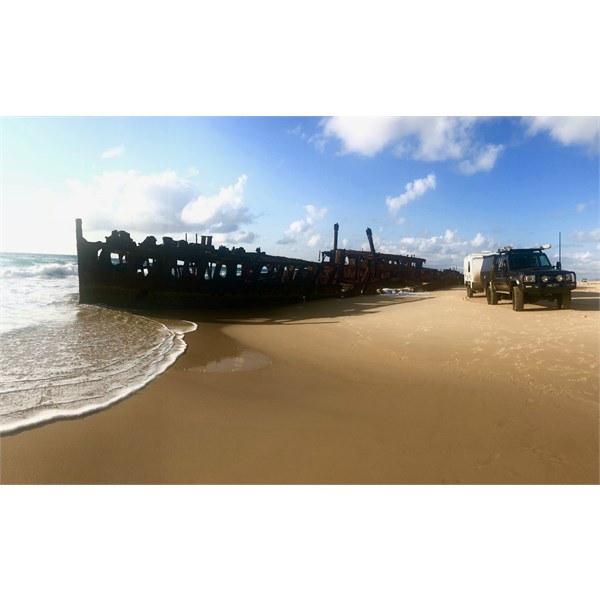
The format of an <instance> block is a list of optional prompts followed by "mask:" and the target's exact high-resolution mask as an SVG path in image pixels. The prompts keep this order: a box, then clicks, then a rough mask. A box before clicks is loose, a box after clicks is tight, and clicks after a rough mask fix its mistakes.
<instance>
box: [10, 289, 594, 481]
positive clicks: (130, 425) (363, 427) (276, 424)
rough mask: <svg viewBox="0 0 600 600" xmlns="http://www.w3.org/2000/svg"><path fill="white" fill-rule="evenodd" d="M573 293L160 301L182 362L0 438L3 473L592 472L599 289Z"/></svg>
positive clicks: (22, 476) (473, 475) (422, 476)
mask: <svg viewBox="0 0 600 600" xmlns="http://www.w3.org/2000/svg"><path fill="white" fill-rule="evenodd" d="M573 297H574V300H573V309H572V310H569V311H566V310H563V311H558V310H552V309H550V308H548V307H549V306H550V305H549V304H547V303H540V304H537V305H526V307H525V311H523V312H522V313H515V312H513V311H512V308H511V307H510V305H509V304H508V303H501V304H500V305H498V306H494V307H492V306H488V305H487V304H486V301H485V298H484V297H482V296H479V297H478V296H476V297H474V298H473V299H471V300H468V299H467V298H466V297H465V295H464V291H463V289H462V288H454V289H450V290H439V291H433V292H429V293H428V294H426V295H424V296H423V295H419V296H406V297H388V296H360V297H353V298H347V299H343V300H334V299H327V300H317V301H312V302H308V303H305V304H300V305H291V306H286V307H278V308H271V309H246V310H243V311H239V313H238V314H237V315H233V313H232V312H231V311H230V312H229V313H223V312H221V311H217V312H214V313H210V314H207V313H201V314H200V313H196V314H194V313H190V312H186V313H185V315H186V316H185V317H183V316H182V315H181V314H175V313H170V314H169V315H167V314H165V315H163V318H167V319H168V318H173V319H178V320H182V319H184V320H188V321H192V322H195V323H197V329H196V330H195V331H192V332H189V333H186V334H185V336H184V342H185V343H186V345H187V349H186V351H185V352H184V353H183V354H182V355H180V356H179V357H178V359H177V360H176V361H175V363H174V364H172V365H171V366H170V367H169V368H168V369H167V370H166V371H164V372H163V373H162V374H161V375H159V376H158V377H157V378H156V379H154V380H152V381H151V382H150V383H148V384H147V385H146V386H145V387H143V388H142V389H141V390H139V391H137V392H135V393H133V395H130V396H128V397H127V398H125V399H123V400H121V401H120V402H118V403H116V404H113V405H111V406H110V407H108V408H105V409H102V410H100V411H97V412H94V413H93V414H88V415H85V416H82V417H79V418H73V419H61V420H58V421H53V422H50V423H47V424H44V425H40V426H37V427H33V428H30V429H24V430H20V431H17V432H13V433H7V434H3V435H2V436H1V437H0V483H2V484H11V483H71V484H85V483H98V484H102V483H106V484H113V483H115V484H116V483H131V484H135V483H153V484H159V483H167V484H178V483H186V484H242V483H248V484H253V483H254V484H260V483H275V484H286V483H298V484H327V483H331V484H336V483H339V484H369V483H370V484H441V483H466V484H482V483H492V484H494V483H495V484H502V483H506V484H511V483H515V484H516V483H519V484H532V483H554V484H557V483H558V484H560V483H579V484H581V483H598V482H599V480H600V477H599V473H598V471H599V466H598V449H599V444H598V438H599V436H598V358H599V356H600V349H599V347H598V337H597V332H598V329H599V327H598V325H599V324H600V312H599V311H598V299H599V298H600V286H598V285H597V284H595V283H588V284H581V285H580V286H579V287H578V288H577V290H575V292H574V295H573ZM154 317H155V318H159V317H157V316H156V315H154ZM210 365H212V366H210Z"/></svg>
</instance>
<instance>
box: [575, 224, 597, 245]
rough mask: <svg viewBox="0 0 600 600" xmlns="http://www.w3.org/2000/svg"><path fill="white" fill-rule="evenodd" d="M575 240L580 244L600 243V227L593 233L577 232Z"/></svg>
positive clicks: (592, 231) (593, 230)
mask: <svg viewBox="0 0 600 600" xmlns="http://www.w3.org/2000/svg"><path fill="white" fill-rule="evenodd" d="M573 238H574V239H576V240H578V241H580V242H598V241H600V227H597V228H596V229H592V230H591V231H576V232H575V233H574V234H573Z"/></svg>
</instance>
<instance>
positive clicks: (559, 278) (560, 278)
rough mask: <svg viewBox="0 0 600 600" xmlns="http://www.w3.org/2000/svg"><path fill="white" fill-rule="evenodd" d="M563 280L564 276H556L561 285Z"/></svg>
mask: <svg viewBox="0 0 600 600" xmlns="http://www.w3.org/2000/svg"><path fill="white" fill-rule="evenodd" d="M562 280H563V276H562V275H557V276H556V281H558V282H559V283H560V282H561V281H562Z"/></svg>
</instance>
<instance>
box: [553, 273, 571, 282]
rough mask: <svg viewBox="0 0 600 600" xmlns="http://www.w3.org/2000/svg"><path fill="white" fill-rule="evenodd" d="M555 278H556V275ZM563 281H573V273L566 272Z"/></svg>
mask: <svg viewBox="0 0 600 600" xmlns="http://www.w3.org/2000/svg"><path fill="white" fill-rule="evenodd" d="M556 279H558V277H557V278H556ZM565 281H573V275H572V274H571V273H567V274H566V275H565Z"/></svg>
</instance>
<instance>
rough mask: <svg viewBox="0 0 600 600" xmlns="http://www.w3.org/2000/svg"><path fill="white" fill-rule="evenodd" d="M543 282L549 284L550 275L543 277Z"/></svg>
mask: <svg viewBox="0 0 600 600" xmlns="http://www.w3.org/2000/svg"><path fill="white" fill-rule="evenodd" d="M542 281H543V282H544V283H547V282H548V275H542Z"/></svg>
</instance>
